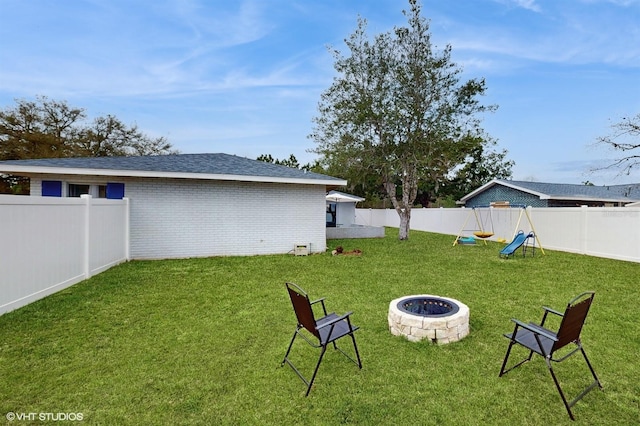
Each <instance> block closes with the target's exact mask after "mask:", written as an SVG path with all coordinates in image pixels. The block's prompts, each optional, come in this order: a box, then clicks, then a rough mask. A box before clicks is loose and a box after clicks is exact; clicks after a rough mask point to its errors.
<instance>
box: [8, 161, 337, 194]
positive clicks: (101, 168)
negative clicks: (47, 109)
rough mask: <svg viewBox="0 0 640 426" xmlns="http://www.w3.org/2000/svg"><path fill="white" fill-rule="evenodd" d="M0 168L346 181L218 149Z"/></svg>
mask: <svg viewBox="0 0 640 426" xmlns="http://www.w3.org/2000/svg"><path fill="white" fill-rule="evenodd" d="M0 172H3V173H12V174H27V175H29V174H42V173H46V174H66V175H69V174H71V175H96V176H121V177H164V178H182V179H208V180H236V181H237V180H240V181H249V182H278V183H303V184H313V185H326V186H333V187H338V186H344V185H346V184H347V182H346V181H345V180H343V179H338V178H335V177H331V176H326V175H322V174H318V173H313V172H308V171H306V170H300V169H294V168H291V167H286V166H281V165H278V164H273V163H266V162H264V161H257V160H251V159H248V158H243V157H238V156H235V155H229V154H220V153H218V154H172V155H147V156H139V157H83V158H45V159H38V160H12V161H0Z"/></svg>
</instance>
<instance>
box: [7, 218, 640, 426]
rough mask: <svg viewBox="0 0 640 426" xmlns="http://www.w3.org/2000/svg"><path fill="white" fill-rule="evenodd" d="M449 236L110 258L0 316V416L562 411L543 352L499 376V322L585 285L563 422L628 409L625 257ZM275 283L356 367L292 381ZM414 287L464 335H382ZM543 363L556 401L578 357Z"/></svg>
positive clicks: (547, 418) (635, 370) (191, 419)
mask: <svg viewBox="0 0 640 426" xmlns="http://www.w3.org/2000/svg"><path fill="white" fill-rule="evenodd" d="M452 242H453V237H452V236H446V235H438V234H429V233H423V232H416V231H413V232H412V233H411V240H410V241H407V242H400V241H398V240H397V230H395V229H389V230H387V237H386V238H384V239H374V240H340V241H329V247H330V249H332V248H334V247H336V246H337V245H342V246H343V247H344V248H345V250H352V249H356V248H357V249H360V250H362V251H363V254H362V256H360V257H347V256H331V254H330V253H329V252H327V253H326V254H319V255H312V256H308V257H294V256H291V255H278V256H256V257H222V258H208V259H187V260H166V261H133V262H129V263H126V264H122V265H120V266H117V267H115V268H112V269H110V270H108V271H106V272H104V273H102V274H100V275H98V276H96V277H93V278H91V279H90V280H87V281H84V282H82V283H79V284H77V285H75V286H73V287H71V288H69V289H67V290H65V291H62V292H60V293H58V294H56V295H53V296H51V297H48V298H46V299H43V300H41V301H39V302H36V303H33V304H31V305H30V306H27V307H25V308H22V309H20V310H17V311H14V312H10V313H8V314H5V315H3V316H0V416H1V417H0V418H1V419H2V421H4V419H5V414H6V413H7V412H15V413H82V416H83V422H84V423H87V424H135V425H138V424H149V425H155V424H218V425H220V424H222V425H250V424H251V425H253V424H260V425H262V424H273V425H293V424H328V425H337V424H362V425H377V424H379V425H391V424H424V425H470V424H481V425H547V424H553V425H556V424H570V423H571V421H570V420H569V417H568V416H567V413H566V411H565V409H564V406H563V405H562V401H561V400H560V397H559V395H558V393H557V391H556V389H555V387H554V385H553V381H552V380H551V376H550V375H549V373H548V371H547V368H546V366H545V363H544V361H543V359H542V358H541V357H539V356H536V357H535V358H534V359H533V361H532V362H530V363H528V364H525V365H523V366H522V367H520V368H518V369H516V370H514V371H512V372H510V373H509V374H507V375H506V376H504V377H502V378H498V372H499V369H500V365H501V362H502V359H503V357H504V353H505V350H506V348H507V343H508V341H507V339H505V338H504V337H502V334H503V333H505V332H510V331H511V330H512V323H511V321H510V319H511V318H513V317H514V318H518V319H521V320H525V321H527V322H528V321H530V320H531V321H534V320H535V321H539V320H540V318H541V316H542V309H541V307H542V306H543V305H546V306H550V307H553V308H556V309H558V310H560V311H563V310H564V307H565V306H566V303H567V302H568V301H569V300H570V299H571V298H572V297H573V296H575V295H577V294H578V293H581V292H582V291H585V290H594V291H595V292H596V297H595V300H594V304H593V306H592V309H591V312H590V314H589V317H588V319H587V324H586V326H585V328H584V330H583V333H582V337H583V343H584V346H585V349H586V351H587V354H588V355H589V357H590V360H591V361H592V363H593V366H594V368H595V370H596V372H597V373H598V375H599V377H600V380H601V382H602V384H603V386H604V390H603V391H599V390H597V389H595V390H593V391H591V393H589V394H588V395H587V396H586V397H585V398H584V399H583V400H582V401H580V402H578V403H577V404H576V406H575V407H574V409H573V411H574V414H575V416H576V419H577V421H576V424H590V425H612V424H615V425H633V424H638V423H639V422H640V362H638V354H639V353H640V322H639V321H638V314H639V312H640V308H638V304H637V303H638V301H640V279H639V278H640V264H636V263H630V262H621V261H615V260H608V259H600V258H594V257H587V256H581V255H575V254H568V253H562V252H554V251H548V250H547V251H546V256H542V255H541V253H540V252H539V251H536V255H535V257H527V258H522V256H521V255H520V254H519V252H518V255H517V256H516V257H514V258H512V259H509V260H503V259H499V258H498V251H499V250H500V248H501V247H502V245H498V244H496V243H489V245H487V246H484V245H478V246H473V247H470V246H455V247H453V246H452ZM285 281H291V282H295V283H297V284H299V285H300V286H301V287H302V288H304V289H306V290H307V291H308V292H309V294H310V296H311V298H312V299H314V298H319V297H326V303H327V308H328V309H330V310H332V311H333V310H335V311H336V312H338V313H344V312H346V311H349V310H353V311H354V314H353V316H352V320H353V322H354V323H355V324H357V325H358V326H360V327H361V330H359V331H358V332H357V334H356V336H357V341H358V347H359V349H360V354H361V356H362V362H363V369H362V370H358V369H357V367H356V366H355V365H354V364H353V363H351V362H350V361H348V360H347V359H346V358H344V357H343V356H342V355H341V354H340V353H339V352H337V351H333V350H329V351H328V352H327V355H326V356H325V359H324V361H323V363H322V365H321V367H320V371H319V373H318V377H317V378H316V381H315V385H314V388H313V389H312V391H311V394H310V395H309V397H307V398H305V397H304V393H305V390H306V389H305V388H306V386H305V385H304V384H303V383H302V381H301V380H300V379H299V378H298V377H297V376H296V375H295V373H294V372H293V371H292V370H291V369H290V368H289V367H288V366H286V365H285V367H282V368H281V367H280V362H281V360H282V357H283V356H284V352H285V350H286V348H287V345H288V343H289V340H290V339H291V335H292V333H293V330H294V329H295V317H294V313H293V310H292V308H291V304H290V301H289V299H288V295H287V293H286V289H285V286H284V282H285ZM418 293H429V294H435V295H440V296H446V297H452V298H454V299H458V300H460V301H461V302H463V303H465V304H467V305H468V306H469V308H470V310H471V321H470V326H471V333H470V334H469V336H467V337H466V338H465V339H463V340H462V341H459V342H456V343H451V344H448V345H441V346H438V345H434V344H432V343H431V342H420V343H411V342H408V341H406V340H404V339H403V338H400V337H395V336H392V335H391V334H390V333H389V331H388V325H387V312H388V306H389V302H390V301H391V300H393V299H395V298H398V297H401V296H405V295H410V294H418ZM342 342H343V344H342V346H343V347H344V348H345V349H349V348H350V347H349V345H348V343H349V340H342ZM518 354H523V355H524V352H522V351H518ZM317 355H318V350H316V349H312V348H310V347H309V346H308V345H306V343H304V341H302V340H301V339H298V340H297V343H296V345H295V346H294V348H293V352H292V359H293V360H294V362H297V363H298V366H299V367H301V369H303V370H304V371H305V372H307V374H308V373H310V372H311V370H312V368H313V365H314V363H315V361H316V359H317ZM512 359H515V358H513V357H512ZM556 368H557V370H556V372H557V374H558V376H559V379H560V381H561V383H562V384H563V388H564V389H565V391H566V392H567V393H568V394H569V397H570V398H572V397H573V396H574V395H575V393H576V392H577V391H579V390H580V389H581V388H582V387H584V386H586V385H587V384H588V383H590V379H591V377H590V374H589V372H588V370H587V369H586V366H585V365H584V362H583V361H582V357H581V356H579V355H576V356H573V357H572V358H570V359H569V360H567V361H565V362H563V363H561V364H558V365H557V367H556ZM32 423H38V424H41V422H39V421H35V422H32ZM52 423H56V422H52ZM58 423H59V422H58ZM13 424H26V422H22V423H21V422H19V421H15V422H13Z"/></svg>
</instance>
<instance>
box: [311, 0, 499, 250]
mask: <svg viewBox="0 0 640 426" xmlns="http://www.w3.org/2000/svg"><path fill="white" fill-rule="evenodd" d="M409 5H410V10H409V11H404V12H403V13H404V15H405V16H406V17H407V20H408V26H406V27H404V26H402V27H396V28H394V30H393V31H392V32H387V33H383V34H379V35H377V36H375V37H374V39H373V40H370V39H369V37H368V36H367V34H366V20H365V19H363V18H360V19H359V20H358V27H357V29H356V31H355V32H354V33H353V34H352V35H351V36H350V37H349V38H348V39H347V40H345V43H346V45H347V47H348V48H349V50H350V54H349V55H348V56H344V55H343V54H342V53H341V52H340V51H338V50H334V51H333V56H334V60H335V63H334V67H335V69H336V71H337V73H338V76H337V77H335V79H334V82H333V84H332V85H331V87H329V89H327V90H326V91H325V92H324V93H323V94H322V96H321V99H320V102H319V115H318V116H317V117H316V118H314V123H315V127H314V130H313V133H312V134H311V135H310V137H311V138H312V139H314V140H315V142H316V143H317V147H316V149H315V152H316V153H318V154H320V155H322V156H323V157H324V158H325V160H326V161H327V163H329V164H340V165H341V166H342V170H343V173H342V177H343V178H346V179H348V180H351V179H354V178H355V179H357V180H360V179H361V178H362V177H364V178H366V179H371V178H374V179H376V180H378V181H379V182H380V185H381V187H382V188H383V190H384V192H385V194H386V196H387V197H388V198H389V199H390V200H391V202H392V204H393V206H394V208H395V210H396V211H397V212H398V215H399V216H400V228H399V235H398V236H399V239H401V240H405V239H408V238H409V229H410V220H411V207H412V205H413V203H414V201H415V199H416V195H417V192H418V184H419V182H420V180H429V181H432V182H437V181H439V180H442V179H443V178H444V176H446V175H447V174H449V173H450V172H451V171H452V170H453V169H454V168H455V167H456V166H457V165H459V164H461V163H463V162H464V160H465V158H466V157H467V155H468V153H470V152H472V151H473V149H475V148H476V147H477V146H478V144H480V145H482V144H483V141H484V140H485V139H484V137H483V136H484V133H483V131H482V129H481V127H480V120H479V118H477V114H478V113H481V112H483V111H487V110H493V109H494V107H492V106H483V105H482V104H480V102H479V101H478V99H477V98H478V96H479V95H482V94H484V92H485V82H484V80H483V79H471V80H468V81H466V82H461V81H460V74H461V72H462V71H461V69H460V68H459V67H458V66H457V65H456V64H455V63H453V62H452V59H451V46H449V45H447V46H446V47H445V48H444V49H442V50H437V49H436V48H434V46H432V43H431V34H430V33H429V24H428V22H427V21H426V20H425V19H424V18H423V17H422V16H421V7H420V5H419V3H418V1H417V0H409Z"/></svg>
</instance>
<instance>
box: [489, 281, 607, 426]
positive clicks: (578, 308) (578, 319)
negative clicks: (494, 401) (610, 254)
mask: <svg viewBox="0 0 640 426" xmlns="http://www.w3.org/2000/svg"><path fill="white" fill-rule="evenodd" d="M594 296H595V293H594V292H592V291H587V292H584V293H581V294H579V295H578V296H576V297H575V298H573V299H572V300H571V301H570V302H569V303H568V304H567V308H566V310H565V312H564V313H561V312H558V311H556V310H554V309H551V308H549V307H546V306H543V309H544V315H543V316H542V321H541V322H540V325H538V324H535V323H532V322H531V323H529V324H525V323H524V322H522V321H519V320H517V319H512V321H513V322H514V323H515V326H514V329H513V333H508V334H505V335H504V336H505V337H506V338H508V339H509V347H508V349H507V353H506V355H505V357H504V361H503V362H502V367H501V368H500V375H499V377H502V376H503V375H504V374H506V373H508V372H509V371H511V370H513V369H514V368H516V367H519V366H520V365H522V364H524V363H525V362H527V361H530V360H531V357H532V356H533V354H534V353H536V354H538V355H540V356H542V357H543V358H544V360H545V362H546V364H547V368H548V369H549V373H551V377H552V378H553V381H554V383H555V385H556V388H557V389H558V392H559V393H560V397H561V398H562V402H563V403H564V406H565V408H566V409H567V413H568V414H569V417H570V418H571V420H575V418H574V416H573V413H572V411H571V407H573V406H574V405H575V404H576V403H577V402H578V401H579V400H580V399H582V397H584V396H585V395H586V394H587V393H589V392H590V391H591V390H592V389H593V388H594V387H596V386H598V387H599V388H600V389H602V384H601V383H600V380H599V379H598V376H597V375H596V372H595V371H594V369H593V367H592V366H591V362H589V358H587V354H586V352H585V351H584V348H583V346H582V341H581V339H580V333H581V331H582V326H583V325H584V322H585V319H586V317H587V314H588V313H589V308H590V307H591V303H592V302H593V298H594ZM550 313H551V314H553V315H557V316H559V317H561V321H560V326H559V328H558V331H557V332H554V331H551V330H549V329H548V328H545V327H544V325H545V321H546V320H547V316H548V314H550ZM516 344H518V345H520V346H523V347H524V348H526V349H528V350H529V356H528V357H526V358H525V359H524V360H522V361H520V362H518V363H517V364H515V365H513V366H511V367H510V368H508V369H505V368H506V366H507V361H508V359H509V355H510V354H511V349H512V348H513V346H514V345H516ZM569 344H573V345H575V348H573V349H571V351H570V352H568V353H565V354H564V355H561V356H559V357H554V355H555V353H556V352H557V351H558V350H560V349H562V348H564V347H565V346H567V345H569ZM578 351H579V352H580V353H582V356H583V358H584V360H585V362H586V363H587V366H588V367H589V370H590V371H591V375H592V376H593V379H594V381H593V382H592V383H591V384H590V385H589V386H587V387H586V388H585V389H584V390H583V391H582V392H580V394H579V395H578V396H576V397H575V398H574V399H573V400H571V401H570V402H568V401H567V398H566V396H565V394H564V392H563V391H562V388H561V387H560V382H559V381H558V378H557V377H556V374H555V372H554V371H553V367H552V362H562V361H564V360H565V359H567V358H569V357H570V356H572V355H573V354H575V353H576V352H578ZM563 353H564V351H563Z"/></svg>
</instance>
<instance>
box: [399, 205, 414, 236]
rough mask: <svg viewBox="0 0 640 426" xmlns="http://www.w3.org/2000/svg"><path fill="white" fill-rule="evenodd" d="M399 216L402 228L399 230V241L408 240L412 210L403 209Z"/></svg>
mask: <svg viewBox="0 0 640 426" xmlns="http://www.w3.org/2000/svg"><path fill="white" fill-rule="evenodd" d="M398 215H399V216H400V227H399V228H398V239H399V240H401V241H402V240H408V239H409V229H410V224H411V208H407V209H402V210H400V211H398Z"/></svg>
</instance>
